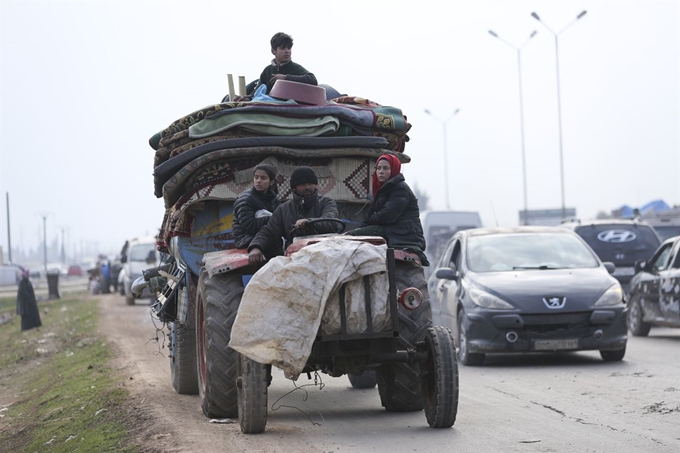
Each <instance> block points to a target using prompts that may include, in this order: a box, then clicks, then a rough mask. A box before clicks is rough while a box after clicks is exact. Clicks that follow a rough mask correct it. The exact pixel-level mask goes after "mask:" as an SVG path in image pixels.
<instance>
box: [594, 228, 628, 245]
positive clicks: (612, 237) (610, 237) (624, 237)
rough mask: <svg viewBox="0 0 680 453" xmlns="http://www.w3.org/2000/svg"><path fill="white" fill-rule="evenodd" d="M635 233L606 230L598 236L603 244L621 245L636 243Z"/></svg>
mask: <svg viewBox="0 0 680 453" xmlns="http://www.w3.org/2000/svg"><path fill="white" fill-rule="evenodd" d="M636 237H637V236H635V233H633V232H632V231H627V230H606V231H603V232H601V233H600V234H598V235H597V238H598V239H599V240H600V241H602V242H609V243H621V242H630V241H634V240H635V238H636Z"/></svg>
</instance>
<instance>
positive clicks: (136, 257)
mask: <svg viewBox="0 0 680 453" xmlns="http://www.w3.org/2000/svg"><path fill="white" fill-rule="evenodd" d="M150 252H154V259H155V253H156V244H137V245H135V246H134V247H132V250H131V251H130V261H146V259H147V258H148V257H149V253H150Z"/></svg>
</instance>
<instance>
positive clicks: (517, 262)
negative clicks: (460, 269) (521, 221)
mask: <svg viewBox="0 0 680 453" xmlns="http://www.w3.org/2000/svg"><path fill="white" fill-rule="evenodd" d="M467 265H468V267H469V268H470V270H472V271H474V272H508V271H517V270H536V269H538V270H548V269H576V268H584V267H590V268H593V267H598V266H599V265H600V264H599V263H598V261H597V258H596V257H595V256H594V255H593V253H592V252H591V251H590V250H589V249H588V247H587V246H586V245H585V244H583V242H581V241H580V240H579V239H578V238H576V237H574V236H572V235H570V234H561V233H515V234H493V235H485V236H473V237H471V238H469V239H468V241H467Z"/></svg>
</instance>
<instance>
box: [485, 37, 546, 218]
mask: <svg viewBox="0 0 680 453" xmlns="http://www.w3.org/2000/svg"><path fill="white" fill-rule="evenodd" d="M489 34H490V35H491V36H493V37H494V38H497V39H498V40H499V41H501V42H503V43H505V44H507V45H508V46H510V47H512V48H513V49H515V51H517V77H518V80H519V123H520V135H521V138H522V183H523V186H524V224H525V225H528V224H529V211H528V207H527V165H526V152H525V146H524V100H523V95H522V56H521V50H522V49H523V48H524V46H526V45H527V44H528V43H529V41H531V38H533V37H534V36H536V30H534V31H533V32H531V34H530V35H529V37H528V38H527V40H526V41H524V43H523V44H522V45H521V46H519V47H518V46H515V45H513V44H511V43H509V42H508V41H506V40H505V39H503V38H501V37H500V36H498V34H497V33H496V32H495V31H493V30H489Z"/></svg>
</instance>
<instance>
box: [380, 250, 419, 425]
mask: <svg viewBox="0 0 680 453" xmlns="http://www.w3.org/2000/svg"><path fill="white" fill-rule="evenodd" d="M395 264H396V277H397V282H396V283H397V290H398V291H403V290H404V289H406V288H409V287H413V288H417V289H419V290H420V291H421V292H422V293H423V297H424V300H423V303H422V304H421V305H420V307H418V308H416V309H415V310H408V309H406V308H404V307H403V306H402V305H401V304H398V316H399V349H410V348H412V349H416V343H417V342H419V341H421V340H423V339H424V338H425V334H426V333H427V329H428V328H430V327H431V326H432V308H431V307H430V297H429V293H428V291H427V282H426V281H425V274H424V272H423V268H422V267H421V266H420V265H419V264H416V263H412V262H407V261H397V262H396V263H395ZM377 381H378V391H379V393H380V402H381V403H382V405H383V407H384V408H385V409H386V410H388V411H392V412H409V411H418V410H421V409H422V408H423V391H422V388H421V378H420V367H419V365H418V364H417V363H389V364H383V365H380V367H379V368H378V372H377Z"/></svg>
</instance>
